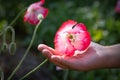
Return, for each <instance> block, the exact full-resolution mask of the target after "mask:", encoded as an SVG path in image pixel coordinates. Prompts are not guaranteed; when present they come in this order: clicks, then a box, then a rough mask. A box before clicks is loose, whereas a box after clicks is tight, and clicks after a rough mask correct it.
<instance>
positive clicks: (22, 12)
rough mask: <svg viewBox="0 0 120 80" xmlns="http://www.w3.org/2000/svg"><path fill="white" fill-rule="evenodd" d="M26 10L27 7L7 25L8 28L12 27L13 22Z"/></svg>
mask: <svg viewBox="0 0 120 80" xmlns="http://www.w3.org/2000/svg"><path fill="white" fill-rule="evenodd" d="M26 9H27V7H25V8H24V9H23V10H21V11H20V12H19V13H18V15H17V16H16V17H15V19H13V21H12V22H11V23H10V24H9V26H12V25H13V24H14V23H15V21H16V20H17V19H18V18H19V16H20V15H21V14H22V13H23V12H24V11H25V10H26Z"/></svg>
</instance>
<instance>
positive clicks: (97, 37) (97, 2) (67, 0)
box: [0, 0, 120, 80]
mask: <svg viewBox="0 0 120 80" xmlns="http://www.w3.org/2000/svg"><path fill="white" fill-rule="evenodd" d="M37 1H39V0H0V31H2V29H3V27H4V26H7V25H9V24H10V22H11V21H12V20H13V19H14V18H15V17H16V15H17V14H18V13H19V12H20V11H21V10H22V9H24V8H25V7H28V6H29V5H30V4H31V3H34V2H37ZM116 3H117V0H46V1H45V4H44V6H45V7H46V8H48V9H49V14H48V16H47V17H46V19H44V21H43V22H42V23H41V25H40V26H39V29H38V31H37V35H36V38H35V41H34V44H33V46H32V48H31V50H30V53H29V54H28V56H27V58H26V59H25V61H24V63H23V64H22V66H21V67H20V69H19V70H18V71H17V73H16V74H15V75H14V78H13V80H18V79H19V78H20V77H22V76H23V75H24V74H26V73H27V72H28V71H30V70H31V69H32V68H34V67H35V66H37V65H38V64H40V63H41V62H42V61H43V60H44V59H45V57H44V56H43V55H42V54H41V53H40V52H39V51H38V50H37V46H38V44H41V43H43V44H47V45H48V46H51V47H54V43H53V41H54V36H55V33H56V31H57V29H58V28H59V27H60V25H61V24H62V23H63V22H65V21H67V20H69V19H72V20H75V21H77V22H82V23H84V24H85V25H86V26H87V29H88V31H89V32H90V34H91V37H92V41H94V42H97V43H99V44H101V45H113V44H117V43H120V13H117V12H115V6H116ZM24 14H25V12H24V13H23V14H22V15H20V17H19V18H18V19H17V21H16V22H15V23H14V24H13V25H12V26H13V28H14V29H15V32H16V40H15V41H16V44H17V50H16V53H15V55H12V56H11V55H9V52H8V51H5V52H0V66H1V68H2V69H3V71H4V73H5V78H7V77H8V76H9V75H10V73H11V71H12V70H13V69H14V68H15V66H16V64H17V63H18V61H19V60H20V59H21V57H22V55H23V54H24V52H25V50H26V48H27V46H28V44H29V42H30V40H31V37H32V34H33V31H34V28H35V26H34V25H30V24H28V23H24V22H23V16H24ZM10 41H11V33H10V32H9V33H8V35H7V44H9V43H10ZM2 42H3V41H2V37H1V36H0V47H1V45H2ZM118 62H119V61H118ZM64 73H65V71H64V70H60V71H58V70H56V66H55V65H54V64H52V63H51V62H47V63H46V64H45V65H44V66H43V67H42V68H41V69H39V70H38V71H36V72H35V73H33V74H32V75H31V76H30V77H28V78H27V79H26V80H63V77H64ZM68 80H120V69H100V70H94V71H87V72H82V71H81V72H78V71H73V70H70V71H69V74H68Z"/></svg>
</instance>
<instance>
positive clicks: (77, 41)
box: [54, 20, 91, 56]
mask: <svg viewBox="0 0 120 80" xmlns="http://www.w3.org/2000/svg"><path fill="white" fill-rule="evenodd" d="M90 42H91V38H90V34H89V33H88V31H87V29H86V26H85V25H84V24H83V23H77V22H75V21H73V20H68V21H66V22H64V23H63V24H62V26H61V27H60V28H59V30H58V31H57V32H56V35H55V39H54V44H55V50H56V51H58V53H59V54H60V55H67V56H75V55H77V54H81V53H83V52H84V51H85V50H86V49H87V48H88V47H89V44H90Z"/></svg>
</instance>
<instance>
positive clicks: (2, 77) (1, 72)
mask: <svg viewBox="0 0 120 80" xmlns="http://www.w3.org/2000/svg"><path fill="white" fill-rule="evenodd" d="M0 77H1V78H0V80H4V73H3V71H2V70H1V68H0Z"/></svg>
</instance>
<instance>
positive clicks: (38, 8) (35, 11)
mask: <svg viewBox="0 0 120 80" xmlns="http://www.w3.org/2000/svg"><path fill="white" fill-rule="evenodd" d="M43 4H44V0H41V1H39V2H36V3H33V4H31V5H30V6H29V7H28V9H27V12H26V14H25V16H24V22H26V21H28V22H29V23H30V24H33V25H37V24H38V22H39V19H38V15H39V14H41V15H42V16H43V18H45V17H46V16H47V14H48V9H47V8H44V7H42V5H43Z"/></svg>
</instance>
